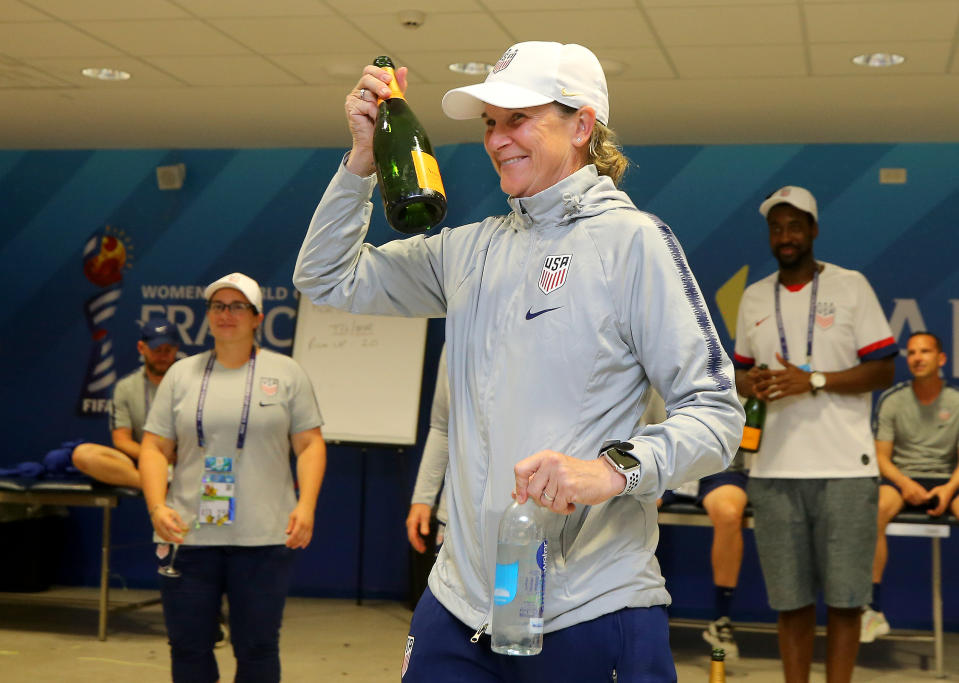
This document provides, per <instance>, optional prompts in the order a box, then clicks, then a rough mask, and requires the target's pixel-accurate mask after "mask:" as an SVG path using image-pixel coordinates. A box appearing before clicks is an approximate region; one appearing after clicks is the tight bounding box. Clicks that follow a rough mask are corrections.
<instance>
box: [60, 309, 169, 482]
mask: <svg viewBox="0 0 959 683" xmlns="http://www.w3.org/2000/svg"><path fill="white" fill-rule="evenodd" d="M179 348H180V336H179V333H178V332H177V329H176V326H175V325H174V324H173V323H171V322H170V321H168V320H166V319H165V318H150V319H149V320H147V321H146V322H144V323H143V329H142V332H141V334H140V340H139V341H138V342H137V351H139V352H140V355H141V356H143V366H142V367H140V368H138V369H136V370H134V371H133V372H131V373H130V374H128V375H126V376H124V377H122V378H120V379H119V380H118V381H117V383H116V385H115V386H114V388H113V401H112V405H111V408H110V437H111V439H112V441H113V447H112V448H111V447H110V446H105V445H102V444H98V443H82V444H80V445H79V446H77V447H76V448H74V449H73V455H72V460H73V465H74V466H75V467H76V468H77V469H78V470H80V471H81V472H83V473H84V474H86V475H88V476H90V477H93V478H94V479H96V480H98V481H102V482H103V483H105V484H112V485H113V486H126V487H129V488H136V489H138V488H140V472H139V471H138V470H137V460H138V459H139V457H140V442H141V441H142V440H143V425H144V424H146V420H147V413H148V412H149V411H150V403H151V402H152V401H153V397H154V396H155V395H156V390H157V386H159V384H160V380H162V379H163V376H164V375H165V374H166V371H167V370H169V369H170V366H171V365H173V362H174V361H175V360H176V357H177V351H178V350H179Z"/></svg>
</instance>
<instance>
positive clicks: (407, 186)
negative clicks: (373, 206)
mask: <svg viewBox="0 0 959 683" xmlns="http://www.w3.org/2000/svg"><path fill="white" fill-rule="evenodd" d="M373 65H374V66H378V67H380V68H381V69H386V70H388V71H390V73H393V68H394V67H393V60H391V59H390V58H389V57H385V56H384V57H377V58H376V59H374V60H373ZM390 89H391V90H392V94H391V95H390V96H389V97H387V98H386V99H383V100H380V101H379V104H378V108H379V110H378V111H377V113H376V126H375V128H374V131H373V161H374V164H375V166H376V178H377V181H378V182H379V186H380V194H381V195H382V197H383V208H384V210H385V211H386V220H387V221H388V222H389V224H390V225H391V226H392V227H393V229H394V230H397V231H399V232H403V233H406V234H414V233H418V232H425V231H426V230H429V229H430V228H432V227H433V226H435V225H436V224H437V223H439V222H440V221H442V220H443V219H444V218H445V217H446V191H445V190H444V189H443V179H442V177H440V169H439V166H438V165H437V163H436V157H434V156H433V146H432V145H431V144H430V140H429V138H428V137H426V131H425V130H423V127H422V126H421V125H420V122H419V121H418V120H417V119H416V115H415V114H413V110H412V109H410V106H409V104H407V103H406V99H405V98H404V97H403V93H402V92H401V91H400V88H399V86H398V85H397V83H396V78H395V77H394V78H393V80H392V81H390Z"/></svg>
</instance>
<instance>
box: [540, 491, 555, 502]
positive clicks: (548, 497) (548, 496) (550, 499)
mask: <svg viewBox="0 0 959 683" xmlns="http://www.w3.org/2000/svg"><path fill="white" fill-rule="evenodd" d="M543 498H545V499H546V500H548V501H549V502H550V503H552V502H553V500H554V499H553V496H551V495H549V494H548V493H546V491H543Z"/></svg>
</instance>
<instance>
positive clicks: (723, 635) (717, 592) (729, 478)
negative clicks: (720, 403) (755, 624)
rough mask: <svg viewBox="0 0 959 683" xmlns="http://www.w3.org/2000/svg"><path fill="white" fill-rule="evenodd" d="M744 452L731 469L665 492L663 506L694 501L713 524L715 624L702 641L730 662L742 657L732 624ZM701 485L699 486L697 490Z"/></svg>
mask: <svg viewBox="0 0 959 683" xmlns="http://www.w3.org/2000/svg"><path fill="white" fill-rule="evenodd" d="M748 481H749V475H748V473H747V471H746V468H745V460H744V456H743V451H741V450H740V451H738V452H737V453H736V457H735V458H734V459H733V461H732V462H731V463H730V464H729V467H728V468H727V469H726V470H725V471H723V472H718V473H716V474H712V475H710V476H708V477H703V478H702V479H700V480H699V481H698V482H692V483H691V484H684V485H683V486H682V487H680V488H679V489H676V490H675V491H666V493H665V494H664V495H663V503H664V504H668V503H671V502H674V501H677V500H682V499H683V498H684V497H685V498H686V499H689V498H694V499H695V501H696V504H697V505H699V506H701V507H702V508H704V509H705V510H706V514H707V515H709V520H710V521H711V522H712V523H713V542H712V547H711V550H710V562H711V564H712V569H713V587H714V603H713V615H712V621H711V622H710V623H709V627H708V628H707V629H706V630H705V631H703V640H705V641H706V642H707V643H709V644H710V645H712V646H713V647H720V648H722V649H723V650H725V651H726V658H727V659H736V658H738V657H739V646H738V645H737V644H736V639H735V636H734V632H733V624H732V621H731V620H730V608H731V606H732V601H733V594H734V593H735V591H736V585H737V583H738V582H739V569H740V568H741V567H742V564H743V516H744V514H745V511H746V503H747V502H748V499H747V497H746V483H747V482H748ZM697 485H698V486H697Z"/></svg>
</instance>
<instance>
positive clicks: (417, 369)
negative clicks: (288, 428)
mask: <svg viewBox="0 0 959 683" xmlns="http://www.w3.org/2000/svg"><path fill="white" fill-rule="evenodd" d="M426 323H427V321H426V318H398V317H392V316H381V315H358V314H355V313H345V312H343V311H340V310H337V309H334V308H331V307H329V306H317V305H315V304H313V303H312V302H311V301H309V299H308V298H307V297H305V296H301V297H300V304H299V310H298V312H297V315H296V333H295V334H294V336H293V359H294V360H296V361H297V362H298V363H299V364H300V365H301V366H302V367H303V369H304V370H305V371H306V374H307V376H309V378H310V381H311V382H312V383H313V391H314V393H315V394H316V400H317V402H318V403H319V405H320V412H321V413H322V414H323V421H324V424H323V436H324V438H325V439H326V440H327V441H350V442H357V443H376V444H397V445H413V444H414V443H416V425H417V420H418V418H419V408H420V391H421V389H422V382H423V359H424V356H425V352H426Z"/></svg>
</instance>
